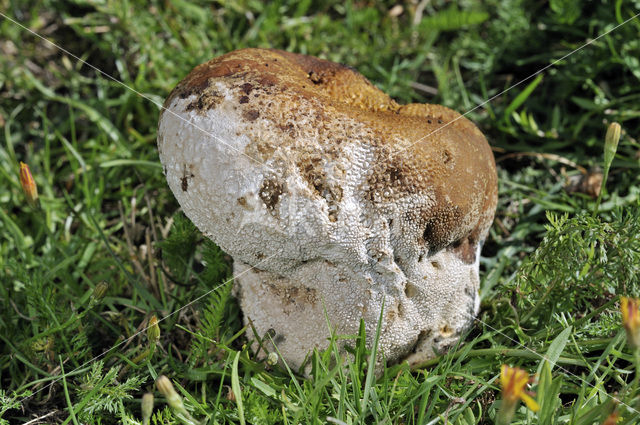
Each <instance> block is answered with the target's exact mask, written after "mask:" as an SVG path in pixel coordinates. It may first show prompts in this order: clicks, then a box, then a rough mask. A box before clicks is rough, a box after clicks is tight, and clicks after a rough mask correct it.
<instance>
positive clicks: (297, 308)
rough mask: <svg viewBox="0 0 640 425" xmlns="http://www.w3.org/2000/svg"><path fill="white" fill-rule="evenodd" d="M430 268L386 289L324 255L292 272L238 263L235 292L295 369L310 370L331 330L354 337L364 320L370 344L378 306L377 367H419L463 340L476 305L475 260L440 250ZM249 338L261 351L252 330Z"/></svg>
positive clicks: (249, 319) (249, 320)
mask: <svg viewBox="0 0 640 425" xmlns="http://www.w3.org/2000/svg"><path fill="white" fill-rule="evenodd" d="M435 264H437V266H436V267H434V266H433V265H435ZM425 268H430V270H426V276H425V277H427V279H425V280H421V281H420V282H416V281H415V280H413V281H409V280H405V281H404V282H399V284H397V285H393V286H391V287H389V286H378V285H375V284H374V283H373V280H370V279H362V278H361V276H362V273H359V274H354V273H353V272H351V271H350V270H349V269H348V268H344V267H340V265H336V264H332V263H329V262H328V261H326V260H318V261H310V262H307V263H305V264H304V265H302V266H300V267H298V268H296V269H295V270H294V271H293V272H292V274H291V276H288V277H283V276H278V275H275V274H273V273H270V272H266V271H261V270H257V269H255V268H250V267H249V266H248V265H246V264H244V263H242V262H239V261H236V262H235V265H234V272H235V273H234V274H235V275H236V276H238V277H236V279H235V288H234V292H235V295H236V296H237V297H238V299H239V302H240V306H241V308H242V311H243V313H244V321H245V324H251V325H252V326H253V327H254V329H255V330H256V333H257V336H258V337H260V338H261V339H262V340H263V341H262V342H263V348H264V349H265V350H267V352H268V351H273V350H274V347H273V344H275V345H276V346H277V350H278V352H279V353H280V355H281V357H282V360H284V361H285V362H286V363H287V365H288V366H289V367H291V368H292V369H294V370H299V371H301V372H302V373H305V374H308V373H309V372H310V365H309V364H308V362H306V360H307V359H308V357H309V355H310V353H311V352H312V350H314V349H318V350H323V349H325V348H327V346H328V344H329V339H330V336H331V333H332V332H333V333H334V335H349V336H351V335H357V333H358V329H359V325H360V320H361V319H362V320H364V324H365V329H366V332H367V345H368V346H369V347H371V346H372V343H373V338H374V337H375V335H376V327H377V324H378V321H379V319H380V313H381V311H383V317H382V325H381V332H380V340H379V342H378V347H379V359H380V362H379V364H378V366H380V365H381V362H382V361H386V362H387V364H394V363H399V362H403V361H407V362H408V363H409V365H410V366H416V365H419V364H421V363H423V362H425V361H427V360H429V359H431V358H434V357H436V356H437V355H439V354H441V353H443V352H445V351H446V350H447V349H448V348H449V347H451V346H452V345H454V344H455V343H456V342H458V340H459V339H460V337H461V335H462V333H463V332H464V331H465V330H466V329H467V328H468V327H469V325H470V324H471V323H472V321H473V319H474V317H475V314H476V313H477V311H478V308H479V296H478V282H479V280H478V263H477V262H475V263H473V264H466V263H464V262H462V261H460V260H459V258H458V257H457V256H456V255H454V254H453V253H451V252H440V253H438V254H436V255H434V256H432V257H430V258H429V259H428V262H427V264H425ZM347 279H348V282H349V284H346V282H347ZM341 283H343V284H341ZM327 289H330V290H327ZM434 298H435V299H438V300H439V302H434ZM247 335H248V337H249V338H250V339H251V340H252V343H253V349H254V350H256V351H257V348H258V344H257V341H256V339H255V335H254V333H253V332H248V333H247ZM339 344H340V349H341V351H344V347H345V345H347V344H353V338H342V339H339ZM260 353H261V355H262V356H264V355H265V354H266V353H265V351H263V350H260Z"/></svg>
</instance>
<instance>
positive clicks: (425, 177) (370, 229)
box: [158, 49, 497, 368]
mask: <svg viewBox="0 0 640 425" xmlns="http://www.w3.org/2000/svg"><path fill="white" fill-rule="evenodd" d="M164 106H165V108H166V109H164V110H163V112H162V113H161V115H160V123H159V130H158V147H159V151H160V159H161V161H162V164H163V167H164V173H165V175H166V178H167V181H168V183H169V186H170V188H171V190H172V191H173V193H174V195H175V196H176V198H177V200H178V202H179V203H180V205H181V206H182V209H183V211H184V213H185V214H186V215H187V216H188V217H189V218H190V219H191V220H192V221H193V222H194V223H195V225H196V226H197V227H198V228H199V229H200V230H201V231H202V232H203V233H204V234H205V235H206V236H207V237H209V238H211V239H212V240H213V241H214V242H215V243H216V244H218V245H219V246H220V247H221V248H223V249H224V250H225V251H226V252H227V253H229V254H230V255H231V256H232V257H233V259H234V272H235V274H236V275H237V277H236V278H235V283H234V284H235V289H234V291H235V294H236V295H237V297H238V299H239V302H240V306H241V308H242V311H243V313H244V320H245V322H246V323H249V322H250V323H251V324H252V325H253V326H254V327H255V329H256V330H257V335H258V336H263V335H266V334H269V335H270V336H271V337H272V341H273V342H274V343H275V345H276V346H277V348H278V350H279V352H280V354H281V355H282V357H283V359H284V360H285V361H286V362H287V363H288V364H289V365H290V366H291V367H294V368H298V367H300V366H302V365H303V364H304V362H305V359H306V358H307V356H308V354H309V352H310V351H311V350H313V349H315V348H318V349H322V348H325V347H326V346H327V345H328V338H329V336H330V332H331V331H333V332H335V333H337V334H342V335H344V334H357V332H358V328H359V324H360V321H361V319H362V320H364V324H365V328H366V331H367V340H368V343H369V344H371V342H372V339H373V338H374V336H375V333H376V327H377V324H378V320H379V318H380V317H381V328H380V339H379V342H378V347H379V350H380V354H381V355H383V357H384V358H385V359H386V360H387V361H388V362H400V361H403V360H407V361H408V362H409V363H410V364H418V363H421V362H423V361H425V360H428V359H429V358H432V357H434V356H435V355H437V354H438V353H440V352H442V351H443V350H445V349H446V348H447V347H449V346H451V345H452V344H453V343H455V342H456V341H457V340H458V339H459V337H460V335H461V333H462V332H463V331H464V330H465V329H466V328H467V327H468V326H469V325H470V323H471V322H472V320H473V317H474V315H475V314H476V313H477V311H478V306H479V297H478V285H479V277H478V257H479V253H480V247H481V245H482V242H483V240H484V239H485V237H486V235H487V233H488V230H489V227H490V225H491V223H492V221H493V215H494V212H495V208H496V202H497V176H496V169H495V162H494V159H493V155H492V152H491V149H490V147H489V145H488V143H487V141H486V139H485V138H484V136H483V135H482V133H481V132H480V131H479V130H478V128H476V127H475V126H474V125H473V124H472V123H471V122H470V121H469V120H467V119H466V118H464V117H462V116H460V115H459V114H458V113H456V112H454V111H452V110H450V109H447V108H445V107H443V106H438V105H426V104H409V105H400V104H398V103H396V102H395V101H394V100H392V99H391V98H390V97H389V96H387V95H386V94H384V93H383V92H382V91H380V90H379V89H377V88H376V87H375V86H373V85H372V84H371V83H370V82H369V81H368V80H367V79H365V78H364V77H363V76H362V75H360V74H359V73H357V72H356V71H354V70H353V69H351V68H348V67H346V66H344V65H340V64H337V63H332V62H329V61H326V60H322V59H317V58H314V57H311V56H304V55H299V54H293V53H288V52H283V51H278V50H265V49H243V50H238V51H234V52H231V53H228V54H226V55H223V56H220V57H218V58H215V59H213V60H211V61H209V62H207V63H205V64H202V65H200V66H197V67H196V68H195V69H194V70H193V71H191V73H190V74H189V75H188V76H187V77H186V78H185V79H184V80H182V81H181V82H180V83H179V84H178V85H177V87H176V88H175V89H174V90H173V91H172V92H171V94H170V95H169V97H168V99H167V100H166V102H165V105H164ZM383 306H384V307H383ZM381 312H382V316H381ZM248 337H249V338H253V337H254V336H253V333H251V332H249V333H248ZM267 340H268V339H267ZM343 343H345V344H346V343H348V341H343Z"/></svg>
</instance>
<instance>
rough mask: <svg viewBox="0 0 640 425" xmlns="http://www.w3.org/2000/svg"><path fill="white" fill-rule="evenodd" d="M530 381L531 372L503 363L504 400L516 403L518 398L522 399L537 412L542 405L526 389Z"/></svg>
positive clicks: (501, 377) (501, 381) (502, 383)
mask: <svg viewBox="0 0 640 425" xmlns="http://www.w3.org/2000/svg"><path fill="white" fill-rule="evenodd" d="M528 382H529V374H528V373H527V372H525V371H524V370H522V369H519V368H517V367H509V366H507V365H502V368H501V369H500V384H501V385H502V400H503V402H506V403H508V404H514V405H515V404H516V403H517V402H518V400H522V401H524V403H525V404H526V405H527V407H528V408H529V409H531V410H533V411H534V412H537V411H538V409H540V406H539V405H538V403H537V402H536V401H535V400H534V399H533V398H531V396H530V395H529V394H527V392H526V390H525V387H526V386H527V383H528Z"/></svg>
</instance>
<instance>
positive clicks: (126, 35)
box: [0, 0, 640, 425]
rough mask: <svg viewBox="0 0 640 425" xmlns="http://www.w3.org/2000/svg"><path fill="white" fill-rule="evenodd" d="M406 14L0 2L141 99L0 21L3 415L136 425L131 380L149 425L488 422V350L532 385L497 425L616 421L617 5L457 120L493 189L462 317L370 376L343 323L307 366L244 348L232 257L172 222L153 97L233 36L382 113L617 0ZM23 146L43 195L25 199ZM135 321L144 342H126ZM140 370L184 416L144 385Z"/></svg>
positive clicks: (451, 101) (633, 128)
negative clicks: (167, 386) (484, 158)
mask: <svg viewBox="0 0 640 425" xmlns="http://www.w3.org/2000/svg"><path fill="white" fill-rule="evenodd" d="M423 3H424V4H423ZM423 3H421V4H422V5H424V6H425V7H424V9H423V10H422V11H420V10H419V9H420V8H419V7H418V6H417V5H416V3H414V2H405V3H399V4H400V5H402V7H403V9H402V11H401V13H400V14H396V13H389V11H390V10H394V9H393V8H394V6H396V9H395V10H396V11H397V10H398V9H397V5H396V4H395V3H394V2H391V1H384V2H353V1H346V2H345V1H328V2H311V1H300V2H295V1H290V0H280V1H274V2H259V1H251V0H247V1H238V2H222V1H221V2H215V3H207V2H203V1H198V2H188V1H184V0H172V1H159V0H155V1H154V0H152V1H150V2H145V1H140V0H129V1H122V2H108V1H84V0H71V1H67V2H57V1H49V0H40V1H20V2H12V1H9V0H0V10H1V11H2V12H3V13H5V14H7V15H8V16H10V17H12V19H15V20H17V21H19V22H21V23H22V24H24V25H25V26H27V27H28V28H30V29H32V30H33V31H35V32H37V33H39V34H41V35H43V36H44V37H46V38H47V39H48V40H51V41H53V42H55V43H57V44H58V45H60V46H63V47H64V48H65V49H67V50H68V51H70V52H73V53H74V54H76V55H77V56H79V57H80V58H81V59H83V60H85V61H87V62H88V63H90V64H92V65H94V66H95V67H97V68H99V69H100V70H102V71H104V72H105V73H106V74H108V75H111V76H113V77H114V78H116V79H118V80H120V81H122V82H123V83H124V84H126V85H127V86H129V87H133V88H134V89H135V90H136V91H138V92H139V93H141V94H143V95H144V96H145V97H146V98H144V97H141V96H139V95H137V94H135V93H134V92H132V91H131V90H129V89H127V88H125V87H124V86H123V85H122V84H119V83H117V82H114V81H113V80H109V79H108V78H105V77H104V76H103V75H101V74H99V73H97V72H96V71H95V70H94V69H92V68H90V67H88V66H86V65H83V64H82V63H80V62H78V61H77V60H75V59H74V58H72V57H69V56H66V55H64V54H62V53H61V52H60V51H59V50H58V49H56V48H55V47H53V46H52V45H50V44H48V43H46V42H45V41H43V40H41V39H39V38H37V37H35V36H33V35H32V34H30V33H28V32H26V31H25V30H24V29H22V28H20V27H19V26H17V25H16V24H14V23H12V22H10V21H9V20H7V19H2V20H0V34H2V35H1V37H0V49H1V50H2V54H0V130H1V132H2V137H1V138H2V143H1V144H0V187H2V190H0V280H1V281H2V285H1V286H0V305H1V308H0V341H2V342H1V343H0V423H24V422H27V421H32V422H31V423H74V424H79V423H101V424H110V423H127V424H129V423H142V422H141V413H140V407H141V405H140V403H141V402H140V400H141V398H142V395H143V394H144V393H146V392H152V393H155V395H156V402H155V410H154V413H153V416H152V418H151V423H153V424H161V423H162V424H165V423H193V422H194V421H196V420H197V421H208V422H207V423H210V424H214V423H219V424H223V423H240V424H244V423H251V424H281V423H282V424H297V423H310V424H311V423H337V424H343V423H347V424H355V423H362V424H371V423H393V424H435V423H451V424H460V425H462V424H481V423H493V422H494V420H495V418H496V414H497V411H498V410H499V409H500V405H501V401H500V398H501V396H500V387H499V372H500V366H501V365H502V364H509V365H512V366H519V367H521V368H523V369H525V370H527V371H528V372H530V373H532V374H537V380H536V383H534V384H533V386H532V389H533V391H535V392H537V394H538V401H539V402H540V404H541V410H540V411H539V412H538V413H533V412H531V411H530V410H528V409H526V408H525V407H523V406H520V407H519V408H518V410H517V411H516V413H515V418H514V421H515V423H523V424H551V423H571V424H593V423H603V422H604V420H605V418H606V416H607V415H609V414H610V413H611V412H612V411H614V409H615V410H616V411H617V413H618V414H619V416H620V418H621V422H619V423H624V424H632V423H638V421H640V413H638V410H640V404H639V398H638V397H639V394H640V393H639V391H638V381H637V376H638V375H637V374H636V371H637V368H638V364H639V362H638V358H637V353H635V352H634V350H633V349H632V348H630V347H629V346H628V344H627V343H626V340H625V333H624V330H623V329H622V327H621V325H620V315H619V313H618V306H617V303H618V297H619V296H620V295H631V296H639V295H640V287H639V285H638V279H639V276H640V273H639V272H640V270H639V269H640V246H639V244H640V241H639V236H638V235H640V229H639V227H640V224H639V223H640V204H639V201H638V193H639V189H638V188H639V185H638V180H639V177H638V176H639V175H640V174H639V172H638V171H639V168H640V167H639V165H640V164H639V158H640V155H639V152H640V150H639V148H640V144H639V142H638V140H637V138H638V135H639V134H640V131H639V130H640V81H639V80H640V61H639V60H638V58H639V57H640V42H638V39H640V20H638V19H635V20H633V21H630V22H628V23H627V24H625V25H624V26H622V27H620V28H618V29H616V30H615V31H613V32H611V33H610V34H609V35H607V36H605V37H602V38H601V39H598V40H597V41H595V42H594V43H593V44H591V45H589V46H587V47H585V48H584V49H582V50H580V51H578V52H576V53H575V54H572V55H571V56H569V57H567V58H566V59H565V60H563V61H561V62H560V63H558V64H557V65H555V66H553V67H552V68H550V69H548V70H547V71H545V72H544V73H542V74H540V76H538V77H535V78H532V79H530V80H527V81H526V82H525V83H523V84H521V85H519V86H517V87H516V88H514V89H512V90H509V91H507V92H506V93H504V94H503V95H501V96H499V97H497V98H496V99H495V100H493V101H492V102H490V103H488V104H486V105H484V106H482V107H480V108H478V109H475V110H473V112H471V113H470V114H469V115H468V116H469V118H471V119H472V120H474V121H475V122H476V123H477V124H478V126H479V127H480V128H481V129H482V131H483V132H484V133H485V134H486V135H487V138H488V139H489V141H490V142H491V144H492V146H493V148H494V152H495V154H496V158H497V161H498V166H499V177H500V201H499V206H498V212H497V216H496V221H495V224H494V226H493V228H492V230H491V233H490V237H489V239H488V240H487V242H486V244H485V249H484V251H483V259H482V292H481V293H482V296H483V301H482V309H481V312H480V314H479V321H478V322H477V323H476V325H475V326H474V327H473V328H472V329H471V330H470V332H469V334H468V335H467V336H466V338H465V339H464V341H463V342H462V343H461V344H460V345H459V346H458V347H455V349H452V350H451V351H450V352H448V353H446V354H443V355H442V356H440V357H437V358H436V359H434V360H432V361H430V362H428V363H427V364H425V365H422V366H421V367H420V368H416V369H414V370H410V369H409V368H408V367H407V366H406V365H395V366H390V367H388V368H385V369H384V371H383V374H382V376H380V377H375V376H374V375H373V373H372V370H373V368H371V367H369V365H373V364H375V360H376V359H375V351H368V350H367V349H366V347H365V346H364V344H363V343H362V341H364V335H363V334H362V333H361V334H360V335H356V336H353V337H354V338H355V341H356V348H355V351H354V353H353V354H354V355H353V358H352V359H340V358H339V356H338V359H337V360H336V357H335V355H336V352H335V349H336V348H335V347H336V345H335V344H333V343H332V344H331V345H330V348H329V349H328V350H327V351H326V352H322V353H313V355H312V357H311V359H310V361H311V362H312V365H313V372H312V376H311V378H310V379H303V378H301V377H300V376H298V375H297V374H296V373H295V371H290V370H287V369H286V368H285V369H282V368H279V367H277V366H273V365H272V364H270V363H269V362H266V361H258V360H256V358H255V356H254V354H253V353H252V352H251V351H250V350H249V349H248V348H247V347H246V346H245V345H244V343H245V342H246V340H245V337H244V334H245V333H246V332H251V329H242V328H241V320H240V312H239V309H238V307H237V305H236V304H235V301H234V300H233V298H232V297H231V293H230V288H231V282H229V280H230V278H231V274H230V270H231V268H230V259H229V258H228V257H227V256H226V255H225V254H224V253H223V252H221V251H220V250H219V249H218V248H217V247H216V246H215V245H214V244H212V243H211V242H209V241H208V240H206V239H205V238H204V237H203V236H202V235H200V234H199V232H198V231H197V230H195V229H194V228H193V226H192V225H191V224H190V223H189V222H188V221H187V220H186V219H184V217H183V216H182V214H181V213H180V211H179V208H178V205H177V204H176V201H175V200H174V198H173V196H172V194H171V193H170V191H169V189H168V187H167V185H166V183H165V181H164V178H163V175H162V171H161V168H160V165H159V161H158V156H157V151H156V147H155V137H156V125H157V118H158V108H157V106H155V105H154V104H153V103H152V102H150V100H151V101H154V102H158V103H161V102H162V101H163V99H164V97H165V96H166V95H167V94H168V93H169V91H170V90H171V88H172V87H173V86H174V85H175V84H176V83H177V82H178V81H179V80H180V79H181V78H182V77H184V76H185V75H186V73H187V72H188V71H189V70H190V69H191V68H192V67H194V66H195V65H197V64H199V63H201V62H204V61H206V60H208V59H210V58H211V57H213V56H216V55H218V54H222V53H224V52H227V51H230V50H233V49H237V48H242V47H247V46H253V47H275V48H281V49H288V50H291V51H296V52H301V53H307V54H312V55H317V56H322V57H324V58H327V59H330V60H333V61H338V62H342V63H345V64H347V65H350V66H353V67H355V68H356V69H358V70H359V71H360V72H362V73H363V74H364V75H365V76H366V77H367V78H369V79H370V80H371V81H373V82H374V83H375V84H376V85H378V86H379V87H380V88H382V89H383V90H385V91H387V92H388V93H390V94H391V95H392V96H393V97H395V98H396V99H398V100H399V101H401V102H409V101H419V102H429V103H440V104H444V105H446V106H449V107H452V108H454V109H456V110H458V111H467V110H470V109H472V108H473V107H474V106H475V105H477V104H479V103H481V102H483V101H485V100H486V99H488V98H491V97H492V96H495V95H497V94H499V93H501V92H502V91H503V90H505V89H507V88H508V87H510V86H511V85H512V84H514V83H516V82H518V81H520V80H522V79H524V78H527V77H529V76H530V75H531V74H532V73H534V72H535V71H537V70H539V69H541V68H543V67H545V66H546V65H548V64H549V63H551V62H552V61H554V60H555V59H557V58H560V57H562V56H564V55H566V54H567V53H569V52H571V51H572V50H574V49H576V48H578V47H580V46H582V45H583V44H584V43H585V42H586V41H588V40H592V39H594V38H595V37H596V36H598V35H599V34H602V33H604V32H605V31H607V30H610V29H612V28H613V27H614V26H615V25H618V24H620V23H622V22H623V21H624V20H626V19H628V18H630V17H632V16H633V15H634V14H636V13H637V12H638V3H637V2H632V1H622V0H618V1H616V2H613V4H609V2H590V3H588V4H582V3H581V2H579V1H576V0H551V1H549V2H534V1H531V0H507V1H499V0H486V1H478V0H466V1H464V2H460V4H459V5H452V4H450V3H448V2H445V1H437V0H436V1H432V2H423ZM425 4H426V5H425ZM434 93H437V94H434ZM147 98H148V99H147ZM149 99H150V100H149ZM613 121H617V122H619V123H620V124H621V125H622V128H623V134H622V138H621V140H620V145H619V147H618V150H617V154H616V155H615V158H614V160H613V163H612V165H611V169H610V174H609V177H608V181H607V187H606V189H605V192H604V194H603V198H602V203H601V205H600V207H599V211H598V214H597V215H593V211H594V208H595V204H596V200H595V199H594V197H593V196H590V195H589V194H588V193H589V191H593V190H594V188H595V187H597V178H596V180H595V181H596V184H594V183H593V182H592V183H591V184H589V181H588V179H584V178H583V177H584V176H583V172H586V171H588V170H591V171H592V174H593V176H595V177H597V176H598V170H597V168H596V167H598V166H600V167H602V155H603V143H604V134H605V131H606V127H607V125H608V124H609V123H610V122H613ZM20 161H24V162H25V163H28V164H29V166H30V168H31V170H32V172H33V175H34V177H35V180H36V182H37V184H38V188H39V191H40V205H41V206H40V208H32V207H30V206H28V205H27V203H26V202H25V199H24V195H23V193H22V191H21V189H20V183H19V180H18V167H19V162H20ZM567 182H572V183H574V184H573V186H574V189H576V190H573V191H570V190H567V186H568V184H567ZM580 183H582V184H580ZM102 282H106V283H108V289H107V290H106V293H105V294H104V296H96V294H95V293H94V291H95V289H96V287H99V288H100V287H102V286H101V283H102ZM214 289H215V290H214ZM212 290H213V291H212ZM210 291H212V292H210ZM153 315H155V316H156V317H157V318H158V319H161V320H160V322H159V327H160V338H159V341H158V342H157V344H154V343H153V342H150V340H149V338H148V337H147V333H146V331H144V329H145V328H146V326H147V323H148V322H149V320H150V319H151V317H152V316H153ZM334 338H338V337H337V336H334ZM124 341H126V342H124ZM114 347H117V348H115V349H112V348H114ZM98 356H99V357H98ZM332 356H334V357H332ZM159 375H166V376H168V377H169V378H171V380H172V381H173V385H174V387H175V391H176V392H177V394H179V396H180V398H181V399H182V400H183V403H184V409H186V412H187V413H188V414H187V415H185V414H184V413H181V411H180V410H179V409H175V408H172V407H170V406H169V405H168V404H167V403H166V401H172V400H173V401H174V405H175V400H177V399H176V398H175V394H174V395H172V394H171V393H166V394H165V395H162V394H161V393H160V392H157V391H156V390H155V388H154V380H155V379H156V378H157V377H158V376H159ZM616 400H617V401H616ZM37 418H40V419H37ZM193 418H195V419H193Z"/></svg>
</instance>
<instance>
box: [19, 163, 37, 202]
mask: <svg viewBox="0 0 640 425" xmlns="http://www.w3.org/2000/svg"><path fill="white" fill-rule="evenodd" d="M20 184H21V185H22V191H23V192H24V196H25V197H26V198H27V202H28V203H29V205H31V206H32V207H37V206H38V186H36V182H35V180H33V176H32V175H31V170H30V169H29V166H28V165H27V164H25V163H24V162H20Z"/></svg>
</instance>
